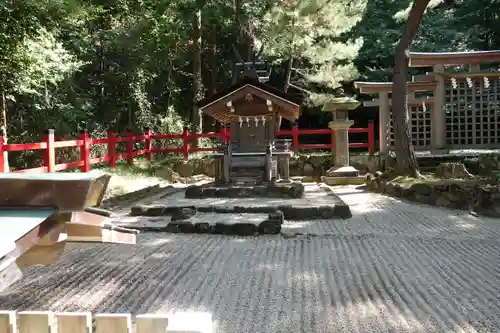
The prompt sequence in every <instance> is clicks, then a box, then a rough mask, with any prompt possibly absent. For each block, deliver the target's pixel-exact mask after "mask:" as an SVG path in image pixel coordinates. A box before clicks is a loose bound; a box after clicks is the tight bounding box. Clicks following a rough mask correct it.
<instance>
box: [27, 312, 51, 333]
mask: <svg viewBox="0 0 500 333" xmlns="http://www.w3.org/2000/svg"><path fill="white" fill-rule="evenodd" d="M18 317H19V319H18V326H19V333H55V330H54V314H53V313H52V312H49V311H23V312H19V313H18Z"/></svg>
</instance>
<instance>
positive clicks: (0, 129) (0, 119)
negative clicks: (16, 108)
mask: <svg viewBox="0 0 500 333" xmlns="http://www.w3.org/2000/svg"><path fill="white" fill-rule="evenodd" d="M0 135H1V136H3V140H4V142H3V143H4V144H7V96H5V91H3V90H2V111H1V113H0ZM3 158H4V171H5V172H9V170H10V169H9V152H7V151H4V152H3Z"/></svg>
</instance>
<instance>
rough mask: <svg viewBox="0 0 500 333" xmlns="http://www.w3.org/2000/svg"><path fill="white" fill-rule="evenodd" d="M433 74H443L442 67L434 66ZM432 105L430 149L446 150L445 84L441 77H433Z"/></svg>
mask: <svg viewBox="0 0 500 333" xmlns="http://www.w3.org/2000/svg"><path fill="white" fill-rule="evenodd" d="M433 71H434V73H443V72H444V65H441V64H439V65H434V67H433ZM434 77H435V80H436V82H437V84H436V88H435V89H434V105H433V106H432V115H431V147H432V149H433V150H439V149H443V148H446V113H445V112H444V110H443V108H444V100H445V93H446V91H445V84H444V77H443V76H442V75H435V76H434Z"/></svg>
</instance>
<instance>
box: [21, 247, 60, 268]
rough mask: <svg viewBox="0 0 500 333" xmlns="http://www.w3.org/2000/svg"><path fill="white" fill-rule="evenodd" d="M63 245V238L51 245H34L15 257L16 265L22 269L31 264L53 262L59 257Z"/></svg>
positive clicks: (38, 264)
mask: <svg viewBox="0 0 500 333" xmlns="http://www.w3.org/2000/svg"><path fill="white" fill-rule="evenodd" d="M65 246H66V241H65V240H62V241H61V242H59V243H55V244H52V245H35V246H33V247H32V248H31V249H29V250H28V251H26V252H24V253H23V254H22V255H21V256H20V257H19V258H17V259H16V264H17V267H19V269H20V270H23V269H26V268H28V267H32V266H46V265H50V264H54V263H56V262H57V260H59V258H60V257H61V255H62V253H63V252H64V247H65Z"/></svg>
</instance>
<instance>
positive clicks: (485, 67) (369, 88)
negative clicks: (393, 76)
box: [355, 50, 500, 152]
mask: <svg viewBox="0 0 500 333" xmlns="http://www.w3.org/2000/svg"><path fill="white" fill-rule="evenodd" d="M409 56H410V67H413V68H417V67H418V68H429V69H432V71H431V72H426V73H425V74H424V75H416V76H414V77H413V78H412V80H411V82H409V83H408V108H409V112H410V114H409V118H410V133H411V137H412V141H413V145H414V147H415V149H420V150H434V151H436V150H442V149H473V148H475V149H478V148H490V149H491V148H500V82H499V79H500V71H499V69H500V67H499V66H497V64H500V50H495V51H477V52H446V53H423V52H410V54H409ZM355 86H356V87H357V88H358V89H359V90H360V92H361V93H362V94H373V95H378V99H375V100H373V101H368V102H365V104H364V105H365V106H378V109H379V137H380V139H379V149H380V151H381V152H387V151H388V150H390V149H391V148H392V147H393V143H394V135H393V129H392V116H391V112H392V111H391V98H390V97H391V93H392V82H355Z"/></svg>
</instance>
